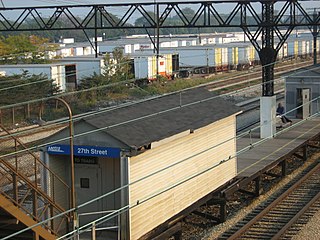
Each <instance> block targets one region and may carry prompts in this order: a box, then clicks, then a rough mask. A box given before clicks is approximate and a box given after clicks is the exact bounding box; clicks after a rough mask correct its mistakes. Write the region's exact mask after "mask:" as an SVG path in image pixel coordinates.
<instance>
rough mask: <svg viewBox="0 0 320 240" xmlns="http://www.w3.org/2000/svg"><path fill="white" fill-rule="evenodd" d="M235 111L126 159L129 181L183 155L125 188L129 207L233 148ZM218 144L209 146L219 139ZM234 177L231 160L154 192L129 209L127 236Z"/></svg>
mask: <svg viewBox="0 0 320 240" xmlns="http://www.w3.org/2000/svg"><path fill="white" fill-rule="evenodd" d="M235 127H236V124H235V115H233V116H230V117H227V118H225V119H222V120H220V121H217V122H215V123H212V124H210V125H208V126H206V127H203V128H201V129H197V130H195V131H194V132H193V133H190V134H189V135H187V136H182V137H181V138H177V139H174V140H172V141H171V142H167V143H164V144H162V145H160V146H158V147H156V148H153V149H150V150H148V151H146V152H144V153H142V154H140V155H138V156H135V157H132V158H131V159H130V162H129V165H130V168H129V177H130V182H134V181H137V180H138V179H140V178H142V177H145V176H146V175H148V174H150V173H153V172H155V171H157V170H160V169H163V168H165V167H167V166H168V165H170V164H173V163H175V162H178V161H182V160H184V159H187V160H186V161H184V162H182V163H180V164H177V165H175V166H174V167H171V168H169V169H167V170H165V171H162V172H160V173H157V174H156V175H155V176H152V177H149V178H147V179H145V180H143V181H140V182H138V183H137V184H134V185H132V186H131V187H130V190H129V191H130V197H129V199H130V205H131V206H133V205H135V204H137V202H143V200H144V199H146V198H148V197H150V196H152V195H155V194H157V193H158V192H160V191H162V190H164V189H166V188H168V187H170V186H172V185H174V184H176V183H178V182H179V181H182V180H184V179H186V178H188V177H190V176H192V175H193V174H196V173H199V172H201V171H203V170H205V169H207V168H209V167H210V166H213V165H215V164H217V163H219V162H220V161H221V160H224V159H226V158H228V157H229V156H233V155H234V154H235V151H236V144H235V139H232V138H233V137H234V136H235V131H236V130H235ZM229 139H232V140H230V141H227V142H225V143H223V144H221V145H219V146H217V147H213V146H215V145H217V144H219V143H222V142H223V141H226V140H229ZM235 175H236V159H231V160H230V161H227V162H225V163H223V164H221V165H220V166H218V167H216V168H214V169H213V170H210V171H208V172H206V173H204V174H202V175H200V176H198V177H195V178H193V179H191V180H189V181H187V182H184V183H182V184H181V185H179V186H177V187H175V188H173V189H170V190H168V191H166V192H164V193H162V194H159V195H156V196H154V197H153V198H151V199H149V200H148V201H146V202H143V203H141V204H140V205H137V206H135V207H133V208H132V209H131V210H130V239H131V240H133V239H138V238H139V237H141V236H143V235H144V234H146V233H147V232H149V231H151V230H152V229H153V228H155V227H157V226H158V225H159V224H161V223H163V222H165V221H166V220H168V219H169V218H170V217H172V216H174V215H175V214H177V213H179V212H180V211H182V210H183V209H185V208H186V207H188V206H190V205H191V204H193V203H194V202H196V201H197V200H199V199H200V198H201V197H203V196H204V195H206V194H208V193H210V192H212V191H213V190H214V189H216V188H217V187H219V186H221V185H222V184H224V183H225V182H227V181H228V180H230V179H231V178H233V177H234V176H235Z"/></svg>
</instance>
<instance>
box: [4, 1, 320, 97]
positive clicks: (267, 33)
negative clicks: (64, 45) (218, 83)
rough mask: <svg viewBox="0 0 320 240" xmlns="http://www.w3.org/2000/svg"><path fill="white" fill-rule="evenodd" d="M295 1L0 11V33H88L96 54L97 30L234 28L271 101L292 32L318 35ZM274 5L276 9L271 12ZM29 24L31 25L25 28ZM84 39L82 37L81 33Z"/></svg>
mask: <svg viewBox="0 0 320 240" xmlns="http://www.w3.org/2000/svg"><path fill="white" fill-rule="evenodd" d="M301 2H304V1H301V0H300V1H298V0H278V1H270V0H253V1H242V0H237V1H236V0H213V1H185V2H183V1H182V2H149V3H124V4H95V5H94V4H92V5H80V6H79V5H77V6H74V5H71V6H70V5H67V6H45V7H24V8H0V32H10V31H15V32H17V31H39V30H83V31H86V30H94V34H95V45H94V48H95V50H96V51H97V30H99V29H105V30H108V29H154V32H155V34H157V36H159V29H163V28H166V29H170V28H197V29H199V28H228V27H229V28H230V27H237V28H241V29H243V31H244V33H245V34H246V36H247V37H248V38H249V40H250V42H251V43H252V44H253V46H254V47H255V49H256V50H257V52H258V54H259V57H260V60H261V63H262V65H263V66H264V68H263V76H262V79H263V84H262V85H263V93H262V95H263V96H272V95H273V94H274V89H273V75H274V62H275V60H276V57H277V54H278V51H279V49H280V48H281V47H282V45H283V44H284V42H285V41H286V40H287V38H288V36H289V35H290V33H291V32H292V30H293V29H294V28H295V27H297V26H302V27H305V28H311V29H312V32H313V34H314V36H315V33H318V27H319V23H320V16H319V14H314V13H313V12H312V13H308V12H307V10H306V9H305V8H304V7H303V6H302V5H301ZM223 4H228V7H230V4H231V5H232V7H230V11H229V12H228V13H226V12H223V13H221V12H219V10H218V8H219V6H221V5H223ZM276 4H279V5H277V9H276V10H275V5H276ZM185 7H189V8H192V9H193V10H194V13H192V14H190V13H189V14H186V13H185V12H184V8H185ZM81 9H86V13H82V15H83V17H82V18H81V19H80V18H79V17H78V12H79V10H81ZM116 9H121V14H120V16H116V15H115V14H114V13H115V10H116ZM44 12H45V14H42V13H44ZM8 16H10V17H8ZM13 16H15V17H13ZM172 16H174V17H175V19H176V21H175V24H174V25H173V24H172V23H171V22H170V19H171V17H172ZM138 17H139V18H141V19H143V22H144V24H141V25H135V24H132V22H134V20H135V19H136V18H138ZM60 19H61V20H62V19H63V21H67V22H68V24H67V25H66V26H67V27H61V26H60V25H59V24H58V22H59V21H58V20H60ZM30 20H32V21H33V23H34V24H33V25H30V24H28V22H30ZM317 35H318V34H317ZM317 35H316V36H317ZM86 36H87V37H88V35H87V34H86ZM316 36H315V37H316ZM260 37H261V40H260ZM158 40H159V39H158ZM158 45H159V44H157V46H158ZM157 55H159V49H158V48H157Z"/></svg>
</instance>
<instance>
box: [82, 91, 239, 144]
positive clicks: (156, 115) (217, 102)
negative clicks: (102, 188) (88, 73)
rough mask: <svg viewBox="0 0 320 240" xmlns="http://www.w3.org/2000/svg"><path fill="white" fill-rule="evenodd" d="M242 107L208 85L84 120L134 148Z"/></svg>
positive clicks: (204, 124) (203, 124)
mask: <svg viewBox="0 0 320 240" xmlns="http://www.w3.org/2000/svg"><path fill="white" fill-rule="evenodd" d="M239 111H240V108H239V107H237V106H235V105H234V104H232V103H230V102H228V101H226V100H224V99H222V98H221V97H218V96H216V95H215V94H214V93H213V92H210V91H209V90H207V89H206V88H197V89H192V90H187V91H183V92H181V93H175V94H168V95H165V96H162V97H159V98H153V99H150V100H147V101H143V102H140V103H137V104H133V105H130V106H126V107H122V108H118V109H115V110H112V111H108V112H106V113H104V114H99V116H98V117H97V116H95V117H90V118H85V119H84V121H85V122H87V123H89V124H91V125H93V126H95V127H96V128H104V130H103V131H105V132H107V133H108V134H110V135H111V136H113V137H115V138H117V139H118V140H120V141H122V142H123V143H125V144H127V145H128V146H130V147H133V148H139V147H141V146H145V145H147V144H149V143H152V142H155V141H160V140H162V139H165V138H168V137H170V136H173V135H175V134H178V133H180V132H183V131H186V130H189V129H192V130H195V129H198V128H201V127H204V126H206V125H208V124H210V123H213V122H215V121H218V120H220V119H223V118H225V117H228V116H230V115H233V114H235V113H237V112H239ZM107 127H108V128H107Z"/></svg>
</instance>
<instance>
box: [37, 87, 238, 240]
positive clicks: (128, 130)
mask: <svg viewBox="0 0 320 240" xmlns="http://www.w3.org/2000/svg"><path fill="white" fill-rule="evenodd" d="M239 112H240V109H239V108H238V107H236V106H234V105H233V104H232V103H230V102H228V101H226V100H224V99H222V98H221V97H217V96H215V94H214V93H212V92H210V91H209V90H207V89H205V88H199V89H193V90H187V91H183V92H179V93H174V94H168V95H165V96H161V97H156V98H152V99H148V100H144V101H141V102H138V103H135V104H126V106H123V107H120V108H118V107H117V108H114V109H110V110H106V111H104V112H103V113H99V114H98V113H97V114H96V115H93V116H91V117H88V118H83V119H81V120H79V121H77V122H75V123H74V131H75V133H74V136H75V137H74V154H75V157H74V166H75V169H74V170H75V190H76V198H77V204H81V203H84V202H87V201H89V200H91V199H93V198H95V197H97V196H101V195H102V194H105V193H108V192H110V191H112V190H115V189H117V188H119V187H122V189H121V191H117V192H116V193H114V194H112V195H110V196H108V197H106V198H103V199H100V200H99V201H96V202H94V203H92V204H90V205H88V206H86V207H85V208H81V209H79V210H78V213H79V215H80V225H82V224H84V223H87V222H89V221H92V220H93V219H97V218H98V217H100V216H101V213H102V211H117V210H119V209H122V210H124V209H125V211H124V214H122V215H121V216H120V217H119V218H116V219H115V220H113V222H112V221H111V222H110V221H109V222H108V224H109V225H108V226H112V224H113V226H114V225H116V226H117V227H118V228H119V232H120V233H121V239H126V240H128V239H131V240H135V239H139V238H141V237H142V236H144V235H145V234H147V233H148V232H150V231H152V230H153V229H154V228H156V227H157V226H158V225H160V224H161V223H164V222H165V221H168V220H169V219H170V218H172V217H174V216H176V215H177V214H179V213H180V212H182V211H183V210H184V209H185V208H187V207H189V206H191V205H192V204H194V203H195V202H196V201H198V200H199V199H201V198H202V197H204V196H206V195H207V194H209V193H211V192H212V191H214V190H215V189H217V188H218V187H219V186H221V185H223V184H224V183H226V182H227V181H229V180H230V179H232V178H234V177H235V176H236V173H237V169H236V168H237V163H236V158H235V153H236V139H235V135H236V115H237V114H238V113H239ZM68 136H69V132H68V129H64V130H62V131H60V132H58V133H56V134H54V135H52V136H51V137H49V138H48V139H47V142H48V143H52V142H54V144H49V145H47V147H44V148H43V149H42V151H43V153H42V158H43V159H44V161H45V162H46V163H47V164H48V165H49V166H50V168H51V169H52V170H53V171H54V172H56V173H58V174H59V175H60V177H61V178H63V179H65V180H66V181H67V182H68V181H69V178H70V174H69V173H70V160H69V159H70V156H69V153H68V150H67V149H68V147H70V146H68V141H67V140H64V141H61V142H59V143H57V141H58V140H59V139H66V138H67V137H68ZM69 183H70V181H69ZM60 198H61V199H60V201H61V200H64V201H67V196H66V195H65V194H64V195H63V194H61V196H60ZM84 212H91V213H93V212H95V213H99V212H100V215H99V214H96V215H90V216H89V217H88V216H87V217H83V218H82V217H81V214H82V213H84ZM105 227H107V226H105ZM108 239H112V237H110V236H109V238H108Z"/></svg>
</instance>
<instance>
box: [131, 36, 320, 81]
mask: <svg viewBox="0 0 320 240" xmlns="http://www.w3.org/2000/svg"><path fill="white" fill-rule="evenodd" d="M319 43H320V42H319V41H318V42H317V51H318V50H319V47H318V46H319ZM160 52H161V55H160V56H161V57H159V63H158V64H159V66H158V74H159V75H163V76H166V77H168V76H169V78H172V76H177V77H188V76H189V75H190V74H213V73H219V72H226V71H230V70H238V71H241V70H247V69H249V68H250V67H252V66H255V65H259V64H260V59H259V55H258V53H257V51H256V50H255V48H254V47H253V46H252V44H251V43H250V42H245V43H225V44H208V45H201V46H200V45H199V46H180V47H162V48H161V50H160ZM135 54H136V55H138V56H139V55H141V54H144V55H146V56H148V58H149V59H153V60H148V61H149V62H150V61H153V63H152V64H153V67H151V68H150V67H144V70H142V69H141V68H139V67H136V66H135V76H136V78H141V77H142V76H143V77H145V78H148V79H149V80H153V79H155V76H156V72H157V71H156V60H155V59H156V58H155V57H154V53H153V50H152V49H144V50H142V51H136V53H135ZM163 56H164V57H163ZM169 56H175V58H174V59H173V58H172V57H169ZM312 56H313V40H312V39H311V38H310V37H309V38H307V37H304V38H298V37H290V38H289V39H288V40H287V42H285V43H284V44H283V46H282V47H281V48H280V50H279V52H278V56H277V61H283V60H286V59H293V58H294V59H300V58H301V59H308V58H310V57H312ZM134 58H135V59H136V58H137V57H134ZM162 61H164V62H165V64H163V63H162ZM170 61H171V63H170ZM135 64H140V65H141V62H138V61H136V60H135ZM149 65H150V64H149ZM149 65H148V66H149ZM173 65H174V66H175V67H174V68H173V67H172V66H173ZM165 67H168V69H164V68H165ZM141 71H145V73H144V74H143V75H141ZM164 73H165V74H164ZM175 73H176V74H175Z"/></svg>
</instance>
